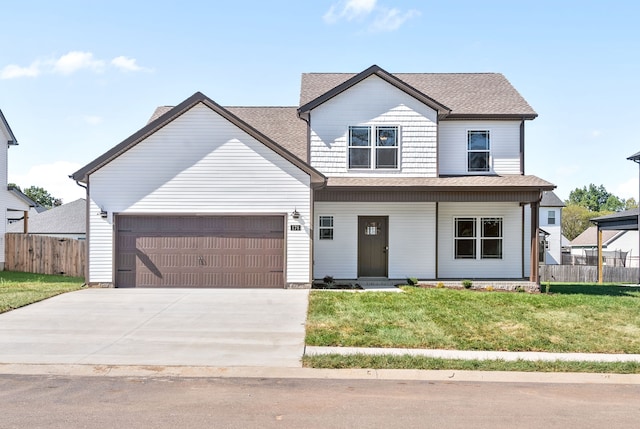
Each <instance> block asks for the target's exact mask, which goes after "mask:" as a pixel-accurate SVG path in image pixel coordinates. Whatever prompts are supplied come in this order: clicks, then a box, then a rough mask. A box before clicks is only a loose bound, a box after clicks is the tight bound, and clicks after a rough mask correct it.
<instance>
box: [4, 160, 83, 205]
mask: <svg viewBox="0 0 640 429" xmlns="http://www.w3.org/2000/svg"><path fill="white" fill-rule="evenodd" d="M80 167H82V166H81V165H80V164H76V163H73V162H68V161H56V162H53V163H51V164H43V165H34V166H33V167H31V168H30V169H29V171H28V172H27V173H26V174H9V183H15V184H16V185H18V186H20V188H22V189H25V188H28V187H29V186H40V187H42V188H44V189H45V190H47V191H48V192H49V193H50V194H51V195H52V196H54V197H55V198H61V199H62V202H63V203H70V202H72V201H75V200H77V199H78V198H85V197H86V192H85V189H84V188H82V187H80V186H78V185H77V184H76V183H75V182H74V181H73V180H71V179H70V178H69V175H70V174H72V173H74V172H75V171H78V170H79V169H80Z"/></svg>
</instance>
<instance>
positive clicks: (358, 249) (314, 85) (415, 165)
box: [72, 66, 554, 287]
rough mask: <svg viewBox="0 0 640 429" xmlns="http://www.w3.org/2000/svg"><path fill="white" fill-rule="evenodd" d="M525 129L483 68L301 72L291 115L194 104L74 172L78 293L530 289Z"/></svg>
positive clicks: (505, 88)
mask: <svg viewBox="0 0 640 429" xmlns="http://www.w3.org/2000/svg"><path fill="white" fill-rule="evenodd" d="M536 116H537V114H536V113H535V111H534V110H533V109H532V108H531V107H530V106H529V104H527V102H526V101H525V100H524V99H523V98H522V96H521V95H520V94H519V93H518V92H517V91H516V90H515V89H514V88H513V87H512V86H511V84H510V83H509V82H508V81H507V80H506V79H505V78H504V76H502V75H501V74H493V73H479V74H473V73H471V74H429V73H419V74H402V73H400V74H390V73H388V72H386V71H385V70H383V69H381V68H379V67H377V66H372V67H370V68H368V69H367V70H365V71H363V72H361V73H358V74H331V73H310V74H304V75H303V76H302V86H301V96H300V105H299V106H298V107H222V106H220V105H218V104H216V103H215V102H214V101H213V100H211V99H209V98H208V97H206V96H205V95H203V94H201V93H196V94H194V95H193V96H191V97H190V98H188V99H187V100H185V101H184V102H183V103H181V104H179V105H177V106H175V107H172V108H161V109H159V110H158V111H157V112H156V114H155V115H154V117H153V118H152V120H151V121H150V122H149V123H148V124H147V125H146V126H145V127H143V128H142V129H140V130H139V131H138V132H136V133H135V134H134V135H132V136H130V137H129V138H127V139H125V140H124V141H122V142H121V143H120V144H118V145H117V146H115V147H114V148H112V149H111V150H110V151H108V152H107V153H105V154H103V155H102V156H100V157H98V158H97V159H95V160H94V161H92V162H91V163H89V164H88V165H86V166H85V167H83V168H82V169H80V170H79V171H77V172H75V173H74V174H73V175H72V177H73V179H75V180H76V181H78V182H79V183H80V184H82V185H84V186H86V187H87V219H88V225H89V230H88V234H87V240H88V243H89V246H88V249H89V250H88V252H89V264H88V273H87V281H88V282H89V283H103V284H113V285H115V286H118V287H134V286H138V287H145V286H146V287H283V286H288V287H297V286H307V285H309V284H310V283H311V282H312V280H313V279H322V278H323V277H324V276H326V275H330V276H333V277H334V278H336V279H363V278H376V279H404V278H406V277H408V276H410V277H418V278H420V279H460V278H472V279H484V278H492V279H496V278H498V279H523V278H529V279H531V280H532V281H537V271H538V262H537V255H538V248H537V247H538V240H537V238H536V239H531V237H538V213H539V211H538V208H539V206H538V204H539V202H540V199H541V197H542V193H543V192H544V191H546V190H552V189H553V188H554V185H552V184H551V183H549V182H547V181H544V180H542V179H540V178H538V177H535V176H531V175H525V174H524V173H525V172H524V166H525V160H524V141H525V139H524V130H525V122H526V121H527V120H531V119H534V118H535V117H536Z"/></svg>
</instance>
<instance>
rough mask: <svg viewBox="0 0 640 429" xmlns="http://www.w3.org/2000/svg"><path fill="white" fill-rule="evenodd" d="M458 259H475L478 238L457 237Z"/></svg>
mask: <svg viewBox="0 0 640 429" xmlns="http://www.w3.org/2000/svg"><path fill="white" fill-rule="evenodd" d="M455 242H456V255H455V257H456V259H475V257H476V240H473V239H456V240H455Z"/></svg>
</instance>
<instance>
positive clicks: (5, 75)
mask: <svg viewBox="0 0 640 429" xmlns="http://www.w3.org/2000/svg"><path fill="white" fill-rule="evenodd" d="M39 74H40V62H39V61H34V62H33V63H31V65H30V66H28V67H20V66H18V65H15V64H9V65H7V66H5V67H4V68H3V69H2V70H0V79H15V78H19V77H36V76H38V75H39Z"/></svg>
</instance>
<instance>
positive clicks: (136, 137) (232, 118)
mask: <svg viewBox="0 0 640 429" xmlns="http://www.w3.org/2000/svg"><path fill="white" fill-rule="evenodd" d="M198 103H202V104H204V105H205V106H207V107H209V108H210V109H212V110H213V111H215V112H216V113H218V114H219V115H220V116H222V117H223V118H225V119H226V120H228V121H229V122H231V123H232V124H234V125H235V126H237V127H238V128H240V129H241V130H242V131H244V132H246V133H247V134H249V135H250V136H251V137H253V138H255V139H256V140H258V141H259V142H261V143H262V144H264V145H265V146H267V147H268V148H270V149H272V150H273V151H274V152H276V153H277V154H279V155H280V156H282V157H283V158H285V159H286V160H288V161H289V162H291V163H292V164H293V165H295V166H296V167H298V168H300V169H301V170H302V171H304V172H306V173H308V174H309V175H310V176H311V181H312V183H319V182H320V183H324V180H325V178H324V176H323V175H322V174H321V173H320V172H318V171H317V170H316V169H314V168H313V167H311V166H309V165H308V164H307V163H306V162H305V161H303V160H302V159H300V158H298V157H297V156H296V155H294V154H293V153H291V152H290V151H289V150H287V149H285V148H284V147H282V146H280V145H279V144H278V143H276V142H275V141H273V140H272V139H271V138H269V137H267V136H266V135H264V134H263V133H262V132H260V131H258V130H257V129H256V128H254V127H253V126H251V125H249V124H248V123H247V122H245V121H244V120H242V119H241V118H240V117H238V116H237V115H235V114H233V113H232V112H231V111H230V110H228V109H225V108H224V107H222V106H220V105H219V104H217V103H215V102H214V101H213V100H211V99H210V98H209V97H207V96H206V95H204V94H202V93H201V92H196V93H195V94H193V95H192V96H191V97H189V98H187V99H186V100H185V101H183V102H182V103H180V104H179V105H177V106H175V107H173V108H170V109H169V110H166V111H164V112H161V114H160V115H159V116H157V117H156V118H155V119H154V118H153V117H152V120H151V121H150V122H149V123H147V125H146V126H144V127H142V128H141V129H140V130H138V131H137V132H135V133H134V134H132V135H131V136H130V137H128V138H127V139H125V140H123V141H122V142H120V143H119V144H118V145H116V146H114V147H113V148H111V149H110V150H108V151H107V152H105V153H104V154H103V155H101V156H100V157H98V158H96V159H95V160H93V161H92V162H90V163H89V164H87V165H85V166H84V167H82V168H81V169H80V170H78V171H76V172H75V173H73V174H72V175H71V176H70V177H71V178H72V179H74V180H76V181H79V182H86V181H87V176H88V175H89V174H91V173H93V172H94V171H96V170H98V169H100V168H101V167H102V166H103V165H105V164H107V163H109V162H110V161H112V160H113V159H115V158H117V157H118V156H120V155H121V154H122V153H124V152H126V151H127V150H129V149H130V148H131V147H133V146H135V145H136V144H138V143H140V142H141V141H143V140H144V139H146V138H147V137H149V136H150V135H152V134H153V133H155V132H156V131H158V130H159V129H161V128H163V127H164V126H165V125H167V124H169V123H171V122H172V121H173V120H174V119H176V118H178V117H179V116H181V115H182V114H184V113H185V112H187V111H188V110H190V109H191V108H192V107H194V106H195V105H197V104H198ZM162 109H163V110H165V109H166V107H164V108H162ZM156 112H158V110H156ZM154 116H156V115H155V113H154Z"/></svg>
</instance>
